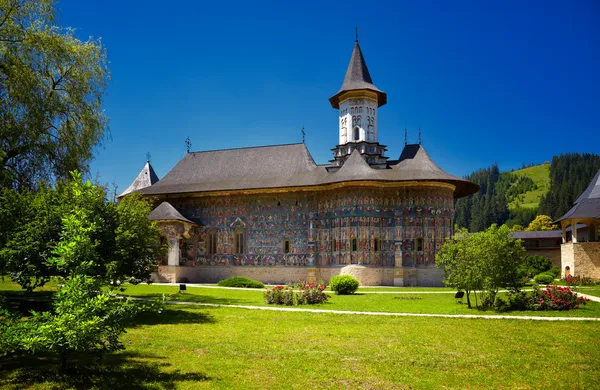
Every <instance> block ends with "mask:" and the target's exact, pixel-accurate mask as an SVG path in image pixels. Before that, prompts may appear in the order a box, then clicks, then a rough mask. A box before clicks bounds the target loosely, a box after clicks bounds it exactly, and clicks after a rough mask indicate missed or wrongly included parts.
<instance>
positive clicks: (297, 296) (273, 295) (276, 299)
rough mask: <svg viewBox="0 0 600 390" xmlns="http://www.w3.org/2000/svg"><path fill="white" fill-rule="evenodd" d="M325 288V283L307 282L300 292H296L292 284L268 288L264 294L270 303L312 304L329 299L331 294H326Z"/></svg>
mask: <svg viewBox="0 0 600 390" xmlns="http://www.w3.org/2000/svg"><path fill="white" fill-rule="evenodd" d="M324 290H325V284H324V283H308V284H305V285H304V286H302V287H301V288H300V291H299V292H295V291H294V290H293V288H292V287H290V286H275V287H271V288H268V289H267V290H266V291H265V294H264V296H265V302H266V303H268V304H270V305H271V304H275V305H286V306H294V305H312V304H315V303H323V302H325V301H326V300H327V299H329V295H327V294H325V292H324Z"/></svg>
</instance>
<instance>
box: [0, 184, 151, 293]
mask: <svg viewBox="0 0 600 390" xmlns="http://www.w3.org/2000/svg"><path fill="white" fill-rule="evenodd" d="M2 196H3V199H7V200H8V201H9V202H11V203H7V204H6V205H5V206H0V207H2V208H4V209H9V208H11V207H12V208H14V207H15V206H14V205H26V206H25V207H24V211H21V212H20V214H19V215H18V219H16V222H15V223H14V225H13V230H12V231H6V232H5V233H4V239H5V245H4V247H3V248H0V261H2V264H3V265H4V269H5V271H6V273H7V274H8V275H10V277H11V278H12V279H13V280H14V281H16V282H17V283H19V284H20V285H21V286H22V287H23V288H25V289H28V290H32V289H33V288H36V287H39V286H42V285H44V284H45V283H46V282H47V281H48V280H49V278H50V277H51V276H63V277H67V278H70V277H72V276H73V275H77V274H87V275H93V276H95V277H96V278H99V279H101V280H103V281H104V283H106V284H109V283H114V284H121V283H122V282H125V281H129V282H132V283H137V282H139V281H148V280H149V278H150V273H151V272H152V269H153V267H154V265H155V262H156V259H157V258H158V256H159V255H160V253H161V251H162V249H161V248H160V247H159V246H158V245H157V243H158V242H159V230H158V228H157V227H156V225H155V224H153V223H151V222H150V221H149V220H148V218H147V216H148V214H149V213H150V211H151V208H152V204H151V203H150V202H149V201H148V200H144V199H142V198H140V196H139V195H137V194H132V195H128V196H126V197H125V198H124V199H122V200H121V201H120V202H119V203H118V204H116V203H112V202H108V201H107V197H106V189H105V188H103V187H100V186H98V185H94V184H92V183H90V182H89V181H88V182H82V179H81V176H80V175H79V174H73V177H72V178H71V180H69V181H68V182H66V183H57V185H56V187H55V188H47V187H42V188H40V189H39V190H38V191H35V192H33V191H31V192H27V191H24V192H22V193H17V192H16V191H14V190H7V189H5V190H4V191H3V192H2ZM2 204H4V203H2ZM8 213H11V211H10V210H9V212H8ZM0 214H1V212H0ZM13 215H16V214H15V213H13ZM68 237H72V238H70V239H67V238H68Z"/></svg>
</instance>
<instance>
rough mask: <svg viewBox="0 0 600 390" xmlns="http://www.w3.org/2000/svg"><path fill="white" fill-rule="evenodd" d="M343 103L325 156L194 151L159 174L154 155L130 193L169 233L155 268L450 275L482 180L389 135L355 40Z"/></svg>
mask: <svg viewBox="0 0 600 390" xmlns="http://www.w3.org/2000/svg"><path fill="white" fill-rule="evenodd" d="M329 100H330V104H331V106H332V107H333V108H335V109H337V110H338V116H339V128H338V131H339V144H338V145H336V146H335V147H334V148H333V149H332V151H333V159H332V160H331V161H330V163H329V164H325V165H318V164H316V163H315V161H314V160H313V158H312V156H311V155H310V152H309V151H308V149H307V148H306V145H305V144H304V143H299V144H289V145H274V146H264V147H250V148H239V149H225V150H215V151H205V152H190V153H188V154H187V155H186V156H184V158H183V159H182V160H181V161H179V163H178V164H177V165H176V166H175V167H173V169H172V170H171V171H170V172H169V173H167V175H165V177H163V178H162V179H160V180H158V178H157V176H156V174H155V173H154V171H153V169H152V167H151V166H150V164H149V163H147V164H146V166H145V167H144V169H143V170H142V172H140V174H139V175H138V177H137V178H136V180H135V181H134V183H133V184H132V185H131V186H130V187H129V188H128V189H127V190H126V191H125V192H124V193H123V194H121V196H124V195H126V194H127V193H130V192H133V191H137V192H140V193H142V194H143V195H145V196H152V197H154V198H155V199H157V208H156V209H155V210H153V211H152V213H151V214H150V216H149V218H150V219H152V220H154V221H156V222H157V223H158V224H159V226H160V227H161V229H162V231H163V232H164V235H165V240H166V242H167V243H168V244H169V250H168V255H167V256H166V257H165V258H164V259H161V260H160V265H159V266H158V268H157V273H156V278H157V280H162V281H171V282H180V281H189V282H217V281H219V280H221V279H224V278H227V277H230V276H236V275H244V276H248V277H251V278H253V279H257V280H261V281H263V282H268V283H285V282H289V281H295V280H315V279H322V280H325V281H328V280H329V279H330V278H331V277H332V276H335V275H338V274H352V275H354V276H356V277H357V278H359V280H360V281H361V283H362V284H363V285H400V286H404V285H423V286H436V285H441V283H442V277H443V273H442V271H440V270H438V269H436V268H435V266H434V263H435V253H436V252H437V250H438V249H439V248H440V247H441V245H442V244H443V242H444V240H445V239H446V238H447V237H449V236H451V235H452V233H453V231H452V221H453V214H454V206H453V205H454V199H456V198H458V197H461V196H467V195H470V194H473V193H475V192H476V191H477V190H478V187H477V185H475V184H473V183H471V182H468V181H466V180H463V179H460V178H458V177H455V176H452V175H449V174H447V173H446V172H444V171H443V170H442V169H441V168H439V167H438V166H437V165H436V164H435V163H434V162H433V161H432V160H431V159H430V157H429V156H428V155H427V152H426V151H425V149H424V148H423V146H422V145H421V144H420V143H419V144H405V146H404V150H403V151H402V154H401V155H400V157H399V158H398V159H397V160H390V159H389V158H388V157H387V156H385V152H386V146H385V145H382V144H380V143H379V138H378V137H379V132H378V108H379V107H381V106H382V105H384V104H386V102H387V95H386V94H385V93H384V92H383V91H381V90H379V89H378V88H377V87H376V86H375V85H374V84H373V81H372V79H371V76H370V74H369V71H368V68H367V65H366V62H365V59H364V56H363V54H362V51H361V48H360V46H359V44H358V41H356V43H355V46H354V50H353V53H352V57H351V60H350V64H349V66H348V69H347V71H346V76H345V78H344V82H343V84H342V88H341V89H340V90H339V91H338V92H337V93H336V94H335V95H334V96H333V97H331V98H330V99H329Z"/></svg>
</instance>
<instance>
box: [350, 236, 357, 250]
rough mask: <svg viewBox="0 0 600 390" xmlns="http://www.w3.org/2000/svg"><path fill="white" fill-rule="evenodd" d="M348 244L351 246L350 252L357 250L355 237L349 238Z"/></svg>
mask: <svg viewBox="0 0 600 390" xmlns="http://www.w3.org/2000/svg"><path fill="white" fill-rule="evenodd" d="M350 245H351V246H352V252H356V251H357V250H358V240H357V239H356V237H354V238H353V239H352V240H350Z"/></svg>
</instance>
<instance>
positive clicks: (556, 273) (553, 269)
mask: <svg viewBox="0 0 600 390" xmlns="http://www.w3.org/2000/svg"><path fill="white" fill-rule="evenodd" d="M547 272H548V273H550V274H552V275H554V277H555V278H558V277H559V276H560V267H558V266H554V267H551V268H550V269H549V270H548V271H547Z"/></svg>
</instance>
